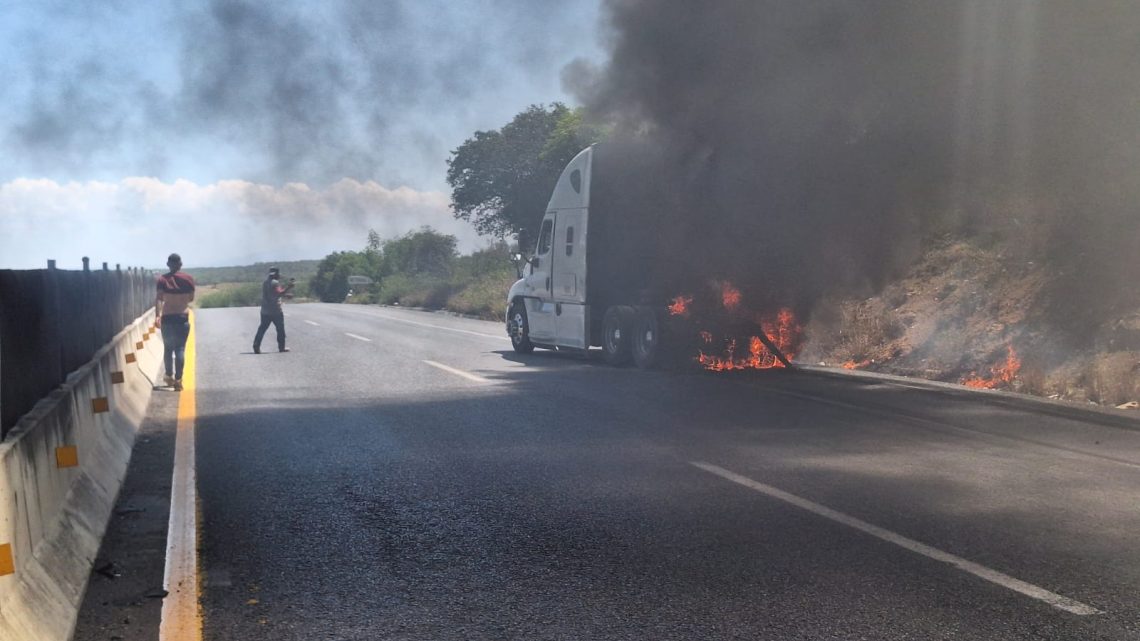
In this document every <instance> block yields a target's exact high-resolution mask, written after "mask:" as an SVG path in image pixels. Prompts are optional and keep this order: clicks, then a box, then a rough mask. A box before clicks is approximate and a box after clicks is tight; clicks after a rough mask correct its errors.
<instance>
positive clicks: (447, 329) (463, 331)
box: [369, 314, 511, 341]
mask: <svg viewBox="0 0 1140 641" xmlns="http://www.w3.org/2000/svg"><path fill="white" fill-rule="evenodd" d="M369 316H371V317H373V318H380V319H383V320H390V321H395V322H397V323H406V324H408V325H416V326H418V327H429V328H431V329H442V330H443V331H445V332H455V333H457V334H468V335H470V336H479V337H481V338H493V339H495V340H503V341H509V340H511V339H510V337H509V336H506V334H505V332H504V334H503V335H502V336H500V335H498V334H484V333H483V332H473V331H471V330H469V329H459V328H457V327H447V326H445V325H435V324H433V323H421V322H419V321H413V320H407V319H406V318H395V317H392V316H388V315H386V314H369Z"/></svg>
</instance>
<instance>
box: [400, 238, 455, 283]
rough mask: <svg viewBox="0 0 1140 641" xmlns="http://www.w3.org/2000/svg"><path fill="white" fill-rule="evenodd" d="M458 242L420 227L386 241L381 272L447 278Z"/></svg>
mask: <svg viewBox="0 0 1140 641" xmlns="http://www.w3.org/2000/svg"><path fill="white" fill-rule="evenodd" d="M456 243H457V241H456V238H455V236H451V235H449V234H441V233H439V232H437V231H435V230H434V229H432V228H431V227H421V228H420V229H419V231H414V232H409V233H407V234H404V235H403V236H400V237H399V238H393V239H391V240H387V241H384V244H383V248H382V249H383V259H382V261H383V262H382V268H381V271H382V273H383V274H384V275H389V274H407V275H419V274H426V275H430V276H439V277H446V276H448V275H449V274H450V273H451V266H452V263H453V262H454V261H455V256H456V250H455V247H456Z"/></svg>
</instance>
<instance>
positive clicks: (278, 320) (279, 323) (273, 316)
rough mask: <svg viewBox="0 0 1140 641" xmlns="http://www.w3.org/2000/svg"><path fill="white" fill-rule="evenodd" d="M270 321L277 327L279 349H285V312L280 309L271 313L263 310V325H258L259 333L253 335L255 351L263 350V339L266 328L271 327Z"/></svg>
mask: <svg viewBox="0 0 1140 641" xmlns="http://www.w3.org/2000/svg"><path fill="white" fill-rule="evenodd" d="M270 323H272V324H273V327H274V328H276V329H277V349H278V350H279V351H280V350H284V349H285V312H282V311H280V310H278V311H276V312H273V313H269V314H267V313H265V312H261V325H258V327H257V335H256V336H254V337H253V351H255V352H260V351H261V339H262V338H264V337H265V330H267V329H269V324H270Z"/></svg>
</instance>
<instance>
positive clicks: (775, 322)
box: [668, 281, 803, 372]
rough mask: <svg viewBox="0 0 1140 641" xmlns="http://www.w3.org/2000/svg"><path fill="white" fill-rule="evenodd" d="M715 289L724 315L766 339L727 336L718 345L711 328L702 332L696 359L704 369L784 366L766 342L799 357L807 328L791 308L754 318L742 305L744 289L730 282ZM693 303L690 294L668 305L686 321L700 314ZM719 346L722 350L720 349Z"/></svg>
mask: <svg viewBox="0 0 1140 641" xmlns="http://www.w3.org/2000/svg"><path fill="white" fill-rule="evenodd" d="M714 288H715V290H716V292H717V297H716V302H718V303H720V305H721V306H722V308H723V309H722V310H718V311H719V312H720V313H722V314H723V313H727V314H728V316H729V317H730V318H733V319H736V320H737V321H742V323H743V324H744V325H746V326H747V325H753V326H755V327H756V328H758V329H759V330H760V331H761V332H763V334H764V336H763V337H761V336H758V335H752V336H748V337H747V338H744V337H743V336H739V337H735V338H733V337H725V338H722V339H720V342H719V343H718V341H717V338H716V335H715V334H714V333H713V331H712V330H711V329H710V328H704V329H701V330H699V331H698V332H697V336H698V337H699V338H700V344H701V345H702V347H701V348H700V350H699V352H698V354H697V356H696V358H695V359H694V360H696V361H697V363H699V364H700V365H701V367H704V368H705V369H708V370H713V371H718V372H719V371H728V370H741V369H769V368H777V367H784V363H783V362H781V360H780V358H779V357H778V356H777V355H776V354H774V353H773V352H772V350H770V349H768V347H767V346H766V345H765V344H764V343H765V340H764V339H767V341H769V342H770V343H771V344H772V345H774V346H775V347H776V349H777V350H779V351H780V352H781V353H782V354H783V355H784V356H785V357H787V359H788V360H791V359H792V358H794V357H795V354H796V352H797V351H798V349H799V344H800V341H801V338H802V335H803V328H802V327H801V326H800V324H799V322H798V321H797V320H796V317H795V314H794V313H793V312H792V310H791V309H787V308H784V309H780V310H779V311H777V312H776V313H775V314H754V315H751V317H750V312H747V311H746V310H745V309H744V308H743V306H742V304H743V302H744V296H743V294H741V292H740V289H738V288H737V287H736V286H735V285H733V284H732V283H730V282H728V281H719V282H717V283H714ZM693 300H694V299H693V296H690V295H679V296H676V297H675V298H673V299H672V301H671V303H670V304H669V305H668V311H669V314H670V315H672V316H681V317H684V318H690V317H691V316H692V315H693V314H694V313H698V314H699V312H700V310H694V306H693ZM710 302H711V301H710ZM713 315H714V316H715V315H716V314H715V313H714V314H713ZM749 320H751V323H749V322H748V321H749ZM744 336H747V334H744ZM718 344H719V346H720V349H719V350H717V349H716V346H717V345H718Z"/></svg>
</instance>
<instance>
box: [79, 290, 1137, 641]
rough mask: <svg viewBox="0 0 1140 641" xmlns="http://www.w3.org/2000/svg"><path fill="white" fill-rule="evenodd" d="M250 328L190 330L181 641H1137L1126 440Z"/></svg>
mask: <svg viewBox="0 0 1140 641" xmlns="http://www.w3.org/2000/svg"><path fill="white" fill-rule="evenodd" d="M257 313H258V312H257V310H256V309H255V308H244V309H219V310H202V311H200V312H198V314H197V321H196V338H197V357H196V377H197V380H196V386H197V390H196V392H195V394H196V421H195V427H196V435H197V438H196V447H197V456H196V461H197V463H196V465H197V467H196V474H197V491H198V501H199V510H198V517H199V518H198V523H197V526H198V528H199V531H198V537H199V548H200V549H199V557H198V561H197V563H198V567H199V568H200V571H199V576H198V579H199V581H200V585H201V604H202V613H203V617H204V630H203V636H204V638H205V639H209V640H228V639H243V640H249V639H274V640H284V639H306V640H308V639H417V640H419V639H423V640H429V639H431V640H438V639H520V640H521V639H527V640H530V639H646V640H650V639H652V640H664V639H701V640H714V639H773V640H791V639H923V640H926V639H1002V640H1005V639H1140V430H1137V428H1136V425H1135V424H1134V423H1132V422H1130V421H1128V420H1122V419H1118V418H1114V417H1104V418H1101V417H1099V416H1098V415H1096V414H1088V415H1087V416H1086V415H1083V414H1081V413H1080V412H1069V411H1065V410H1051V409H1048V408H1045V409H1044V410H1042V409H1041V408H1040V407H1038V406H1037V405H1035V404H1034V403H1023V402H1019V401H1009V400H1006V399H1005V398H999V397H995V396H994V395H991V394H979V393H972V392H971V393H965V392H957V393H951V392H946V391H940V390H935V389H930V388H927V387H924V386H912V385H907V384H902V383H898V382H894V381H886V380H881V379H875V378H859V377H857V378H849V377H839V376H824V375H819V374H813V373H800V374H788V373H786V372H759V373H748V374H741V375H734V374H729V375H724V374H709V373H704V372H657V371H651V372H643V371H638V370H633V369H614V368H610V367H607V366H604V365H602V364H601V363H600V362H599V359H597V358H584V357H582V356H580V355H575V354H568V353H554V352H544V351H542V350H539V351H536V352H535V353H534V354H532V355H527V356H518V355H515V354H514V353H512V352H511V348H510V343H509V341H507V340H506V337H505V335H504V333H503V330H502V327H501V324H498V323H487V322H480V321H473V320H467V319H460V318H454V317H450V316H445V315H441V314H427V313H421V312H414V311H408V310H400V309H392V308H378V307H365V306H350V305H317V304H311V305H292V306H289V307H288V308H287V320H286V322H287V330H288V334H289V346H290V347H291V349H292V351H291V352H289V353H277V352H276V351H266V352H265V353H263V354H261V355H254V354H253V353H252V349H251V340H252V334H253V330H254V329H256V326H257V320H258V319H257ZM269 334H270V335H269V336H267V337H266V341H265V343H264V344H263V348H266V347H269V348H273V347H274V346H275V343H274V342H273V336H272V334H273V332H272V330H271V331H270V333H269ZM163 402H168V401H163ZM152 409H153V408H152ZM166 483H167V484H169V479H167V481H166ZM94 583H95V581H94V580H93V584H94ZM82 632H83V630H82V626H81V634H80V636H79V637H78V638H80V639H83V638H84V637H83V635H82ZM92 638H95V637H92Z"/></svg>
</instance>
